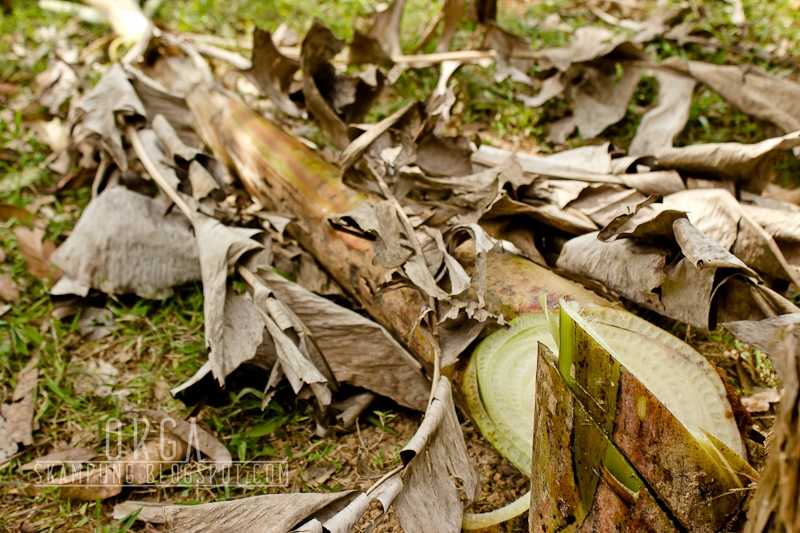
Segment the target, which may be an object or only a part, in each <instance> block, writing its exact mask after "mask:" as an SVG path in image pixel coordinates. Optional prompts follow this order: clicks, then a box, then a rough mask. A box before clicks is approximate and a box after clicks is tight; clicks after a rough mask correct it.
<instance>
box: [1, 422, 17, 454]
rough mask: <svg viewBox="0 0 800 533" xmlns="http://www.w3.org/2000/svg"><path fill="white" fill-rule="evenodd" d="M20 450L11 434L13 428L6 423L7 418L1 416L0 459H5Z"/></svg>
mask: <svg viewBox="0 0 800 533" xmlns="http://www.w3.org/2000/svg"><path fill="white" fill-rule="evenodd" d="M17 450H19V446H18V445H17V442H16V440H14V437H12V436H11V429H10V428H9V427H8V424H7V423H6V419H5V418H3V417H2V416H0V461H5V460H6V459H8V458H9V457H11V456H12V455H14V454H15V453H17Z"/></svg>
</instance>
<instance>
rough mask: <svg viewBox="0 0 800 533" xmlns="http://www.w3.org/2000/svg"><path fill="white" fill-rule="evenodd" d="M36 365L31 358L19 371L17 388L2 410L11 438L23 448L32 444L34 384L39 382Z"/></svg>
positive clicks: (36, 360) (35, 360)
mask: <svg viewBox="0 0 800 533" xmlns="http://www.w3.org/2000/svg"><path fill="white" fill-rule="evenodd" d="M38 363H39V361H38V359H37V358H36V357H33V358H31V360H30V361H28V364H27V365H25V367H24V368H23V369H22V370H20V371H19V374H17V386H16V387H15V388H14V394H13V395H12V396H11V401H12V403H11V404H10V405H9V406H7V407H6V408H4V409H3V417H4V418H5V422H6V424H7V425H8V429H9V433H10V434H11V438H12V439H13V440H14V441H15V442H18V443H20V444H22V445H24V446H30V445H31V444H33V410H34V407H35V396H36V384H37V382H38V380H39V371H38V370H37V368H36V365H37V364H38ZM4 407H5V406H4Z"/></svg>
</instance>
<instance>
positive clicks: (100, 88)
mask: <svg viewBox="0 0 800 533" xmlns="http://www.w3.org/2000/svg"><path fill="white" fill-rule="evenodd" d="M129 1H130V2H132V0H129ZM106 3H110V2H106ZM78 108H79V109H80V110H81V111H82V112H83V117H82V119H81V123H82V124H83V128H84V129H85V130H86V132H87V133H86V135H88V134H89V133H96V134H98V135H100V138H101V140H102V145H103V148H105V149H106V151H108V153H109V154H111V157H112V158H113V159H114V162H115V163H116V164H117V166H118V167H119V168H120V169H121V170H123V171H124V170H127V169H128V158H127V157H126V156H125V150H124V148H123V147H122V137H121V136H120V132H119V129H118V127H117V118H118V117H120V118H122V119H123V120H124V119H125V118H133V117H137V116H139V117H144V116H147V113H146V111H145V109H144V106H143V105H142V102H141V100H139V96H138V95H137V94H136V91H135V90H134V89H133V86H132V85H131V82H130V80H129V79H128V75H127V74H126V72H125V69H124V68H123V67H122V65H120V64H119V63H114V64H113V65H112V66H111V68H110V69H109V71H108V72H107V73H106V75H105V76H103V77H102V78H100V81H99V82H98V83H97V85H96V86H95V87H94V89H92V91H91V92H90V93H89V94H88V95H86V97H85V98H84V99H83V100H82V101H81V103H80V104H79V106H78ZM80 140H82V139H75V140H73V142H78V141H80Z"/></svg>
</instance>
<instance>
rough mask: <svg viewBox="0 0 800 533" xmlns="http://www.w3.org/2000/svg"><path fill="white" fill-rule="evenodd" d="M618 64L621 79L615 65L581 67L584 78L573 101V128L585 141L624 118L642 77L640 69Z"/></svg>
mask: <svg viewBox="0 0 800 533" xmlns="http://www.w3.org/2000/svg"><path fill="white" fill-rule="evenodd" d="M618 64H619V65H621V66H622V69H623V73H622V76H621V77H619V75H618V73H617V70H616V68H615V67H614V65H602V66H598V67H593V66H591V67H590V66H587V67H584V79H583V81H582V83H581V84H580V85H579V86H578V87H577V89H576V91H575V94H574V95H573V100H574V101H575V112H574V117H575V125H576V126H577V127H578V131H580V133H581V135H582V136H583V138H585V139H592V138H594V137H596V136H598V135H600V134H601V133H602V132H603V131H604V130H605V129H606V128H607V127H608V126H611V125H612V124H616V123H617V122H619V121H620V120H622V119H623V118H624V117H625V112H626V111H627V110H628V102H629V101H630V99H631V97H632V96H633V92H634V91H635V90H636V86H637V85H638V84H639V80H640V79H641V77H642V69H641V68H640V67H636V66H633V65H632V64H625V63H618ZM618 77H619V79H617V78H618Z"/></svg>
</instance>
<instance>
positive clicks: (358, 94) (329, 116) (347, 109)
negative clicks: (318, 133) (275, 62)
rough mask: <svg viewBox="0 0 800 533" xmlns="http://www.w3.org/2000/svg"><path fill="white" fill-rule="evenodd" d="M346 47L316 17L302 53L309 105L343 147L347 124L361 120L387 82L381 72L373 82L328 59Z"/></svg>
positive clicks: (334, 139)
mask: <svg viewBox="0 0 800 533" xmlns="http://www.w3.org/2000/svg"><path fill="white" fill-rule="evenodd" d="M343 46H344V42H343V41H340V40H339V39H337V38H336V37H334V35H333V33H332V32H331V30H330V29H328V28H327V27H326V26H325V25H323V24H322V22H320V21H319V20H315V21H314V23H313V24H312V26H311V29H310V30H309V31H308V33H307V34H306V37H305V39H303V45H302V48H301V53H300V69H301V70H302V71H303V94H304V96H305V100H306V107H307V108H308V111H309V112H310V113H311V114H312V115H313V116H314V120H316V121H317V122H318V123H319V124H320V127H321V129H322V132H323V133H324V134H325V136H326V137H327V138H328V139H329V140H330V141H331V142H332V143H333V144H334V145H335V146H337V147H338V148H340V149H344V148H345V147H346V146H347V145H348V144H349V143H350V139H349V138H348V137H347V126H346V125H347V124H349V123H353V122H359V121H360V120H361V119H362V118H363V117H364V116H365V115H366V113H367V111H369V108H370V107H371V106H372V102H373V101H374V100H375V99H376V98H377V97H378V96H379V95H380V93H381V91H382V90H383V85H384V78H383V75H382V74H380V73H377V74H376V78H375V83H374V84H370V83H367V82H365V81H364V79H363V78H358V77H348V76H344V75H341V74H339V73H337V72H336V69H335V68H334V67H333V65H331V64H330V63H329V62H328V61H330V60H331V59H332V58H333V56H335V55H336V54H337V53H338V52H339V51H340V50H341V49H342V47H343Z"/></svg>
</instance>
